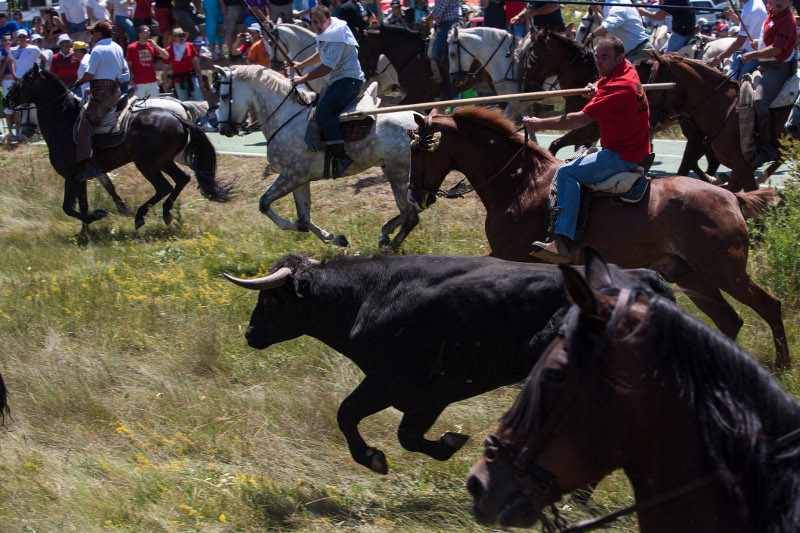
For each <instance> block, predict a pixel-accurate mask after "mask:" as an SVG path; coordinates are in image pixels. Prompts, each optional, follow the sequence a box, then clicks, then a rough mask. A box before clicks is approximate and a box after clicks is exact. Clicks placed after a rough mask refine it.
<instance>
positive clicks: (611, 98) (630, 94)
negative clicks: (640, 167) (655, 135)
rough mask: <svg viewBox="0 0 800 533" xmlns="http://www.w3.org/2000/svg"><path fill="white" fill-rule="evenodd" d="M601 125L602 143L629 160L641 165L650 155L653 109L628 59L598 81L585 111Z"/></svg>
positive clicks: (605, 147)
mask: <svg viewBox="0 0 800 533" xmlns="http://www.w3.org/2000/svg"><path fill="white" fill-rule="evenodd" d="M583 111H584V113H586V114H587V115H589V116H590V117H592V118H593V119H595V120H596V121H597V122H598V124H600V144H602V145H603V148H604V149H606V150H611V151H612V152H616V153H618V154H619V155H620V157H621V158H622V159H624V160H625V161H630V162H632V163H641V162H642V161H644V158H645V156H646V155H647V154H649V153H650V109H649V107H648V105H647V96H645V94H644V89H642V84H641V82H640V81H639V75H638V74H637V73H636V69H634V68H633V65H631V64H630V63H628V61H627V60H625V61H623V62H622V64H621V65H618V66H617V68H615V69H614V71H613V72H612V73H611V74H609V75H608V76H603V77H602V78H600V81H598V82H597V92H596V93H595V95H594V98H592V99H591V100H590V101H589V103H588V104H586V106H585V107H584V108H583Z"/></svg>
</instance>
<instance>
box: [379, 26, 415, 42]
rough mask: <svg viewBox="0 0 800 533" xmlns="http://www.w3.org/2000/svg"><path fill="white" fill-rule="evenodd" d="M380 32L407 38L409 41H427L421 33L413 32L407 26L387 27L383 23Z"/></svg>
mask: <svg viewBox="0 0 800 533" xmlns="http://www.w3.org/2000/svg"><path fill="white" fill-rule="evenodd" d="M379 31H380V32H381V33H388V34H389V35H394V36H398V37H405V38H408V39H414V40H419V41H423V40H425V36H424V35H422V34H421V33H420V32H418V31H414V30H411V29H409V28H406V27H405V26H398V25H396V24H388V25H387V24H384V23H383V22H381V25H380V26H379Z"/></svg>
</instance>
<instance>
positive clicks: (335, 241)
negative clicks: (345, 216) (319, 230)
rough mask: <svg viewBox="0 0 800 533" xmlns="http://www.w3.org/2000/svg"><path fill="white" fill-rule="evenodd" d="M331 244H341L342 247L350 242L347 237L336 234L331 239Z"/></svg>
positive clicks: (345, 246)
mask: <svg viewBox="0 0 800 533" xmlns="http://www.w3.org/2000/svg"><path fill="white" fill-rule="evenodd" d="M331 243H332V244H335V245H336V246H341V247H342V248H347V247H348V246H350V243H349V242H348V241H347V237H345V236H344V235H338V236H337V237H336V238H335V239H333V240H332V241H331Z"/></svg>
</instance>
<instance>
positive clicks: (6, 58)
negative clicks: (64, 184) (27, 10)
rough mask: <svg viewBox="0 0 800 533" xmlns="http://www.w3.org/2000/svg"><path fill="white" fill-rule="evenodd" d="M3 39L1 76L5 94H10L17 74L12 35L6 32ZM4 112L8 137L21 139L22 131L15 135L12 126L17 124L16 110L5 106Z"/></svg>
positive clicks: (0, 55)
mask: <svg viewBox="0 0 800 533" xmlns="http://www.w3.org/2000/svg"><path fill="white" fill-rule="evenodd" d="M2 40H3V47H2V48H0V73H2V74H0V77H2V82H0V84H2V87H3V94H4V95H5V94H8V90H9V89H10V88H11V86H12V85H14V81H15V76H14V56H13V55H11V35H10V34H5V35H3V36H2ZM3 114H4V115H5V117H6V126H8V135H9V136H8V139H9V140H12V139H19V138H20V137H19V136H20V131H19V130H17V134H16V135H14V132H13V129H12V127H13V126H14V125H15V123H14V110H13V109H9V108H7V107H6V108H5V109H3Z"/></svg>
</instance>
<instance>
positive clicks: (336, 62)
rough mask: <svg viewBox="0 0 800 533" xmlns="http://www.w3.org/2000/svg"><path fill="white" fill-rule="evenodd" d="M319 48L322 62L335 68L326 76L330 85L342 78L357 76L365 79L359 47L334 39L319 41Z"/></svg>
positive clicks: (358, 78)
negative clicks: (359, 60)
mask: <svg viewBox="0 0 800 533" xmlns="http://www.w3.org/2000/svg"><path fill="white" fill-rule="evenodd" d="M317 50H319V56H320V58H321V59H322V64H323V65H325V66H326V67H330V68H332V69H333V70H332V71H330V72H329V73H328V75H327V76H325V79H326V80H328V85H331V84H332V83H333V82H335V81H336V80H340V79H342V78H355V79H357V80H361V81H364V73H363V72H361V64H360V63H359V62H358V48H357V47H355V46H353V45H351V44H345V43H340V42H334V41H318V42H317Z"/></svg>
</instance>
